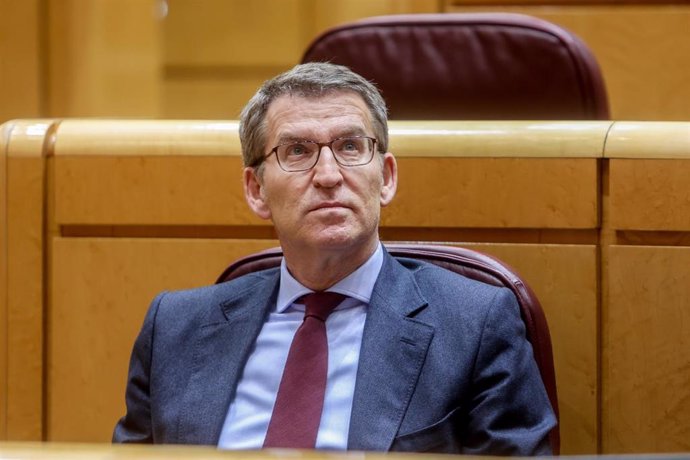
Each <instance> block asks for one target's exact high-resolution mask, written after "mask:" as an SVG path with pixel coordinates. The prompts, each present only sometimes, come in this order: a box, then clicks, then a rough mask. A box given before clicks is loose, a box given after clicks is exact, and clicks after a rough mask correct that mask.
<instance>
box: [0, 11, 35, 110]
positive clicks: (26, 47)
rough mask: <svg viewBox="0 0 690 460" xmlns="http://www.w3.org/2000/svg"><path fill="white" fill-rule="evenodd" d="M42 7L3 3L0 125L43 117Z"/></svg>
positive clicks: (0, 55)
mask: <svg viewBox="0 0 690 460" xmlns="http://www.w3.org/2000/svg"><path fill="white" fill-rule="evenodd" d="M40 6H41V2H40V1H39V0H24V1H21V2H18V1H13V0H0V11H2V27H1V28H0V88H2V91H0V123H2V122H4V121H7V120H10V119H13V118H29V117H39V116H41V115H42V113H41V109H42V105H43V100H42V97H43V91H42V85H43V81H42V80H43V77H42V75H43V69H42V62H41V56H42V54H41V24H40V17H41V15H40V14H39V8H40Z"/></svg>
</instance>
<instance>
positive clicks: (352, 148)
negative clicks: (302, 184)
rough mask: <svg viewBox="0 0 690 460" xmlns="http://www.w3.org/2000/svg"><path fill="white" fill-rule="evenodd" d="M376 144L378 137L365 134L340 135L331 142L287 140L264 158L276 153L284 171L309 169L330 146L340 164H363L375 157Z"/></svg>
mask: <svg viewBox="0 0 690 460" xmlns="http://www.w3.org/2000/svg"><path fill="white" fill-rule="evenodd" d="M375 146H376V139H374V138H373V137H365V136H355V137H339V138H338V139H333V140H332V141H330V142H313V141H298V142H287V143H285V144H280V145H278V146H276V147H274V148H273V150H271V151H270V152H268V154H266V156H265V157H264V160H265V159H267V158H268V157H269V156H271V155H272V154H274V153H275V154H276V158H277V159H278V165H279V166H280V168H281V169H282V170H283V171H286V172H299V171H308V170H310V169H311V168H313V167H314V166H315V165H316V163H317V162H318V161H319V156H320V155H321V149H323V148H324V147H328V148H329V149H331V152H333V156H334V157H335V161H336V162H337V163H338V164H339V165H341V166H363V165H365V164H367V163H369V162H371V159H372V158H374V151H375Z"/></svg>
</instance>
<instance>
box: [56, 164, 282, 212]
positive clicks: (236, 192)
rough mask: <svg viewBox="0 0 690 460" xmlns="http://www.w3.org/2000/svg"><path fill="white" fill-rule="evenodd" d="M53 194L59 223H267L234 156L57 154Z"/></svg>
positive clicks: (240, 165)
mask: <svg viewBox="0 0 690 460" xmlns="http://www.w3.org/2000/svg"><path fill="white" fill-rule="evenodd" d="M55 197H56V202H55V203H56V221H57V222H58V223H59V224H61V225H66V224H67V225H68V224H72V225H74V224H96V225H113V224H117V225H156V224H165V225H250V224H256V225H269V224H268V222H266V221H262V220H260V219H259V218H258V217H255V216H254V215H253V213H252V212H251V210H250V209H249V207H248V206H247V204H246V202H245V200H244V193H243V191H242V163H241V160H240V158H238V157H164V156H156V157H112V156H110V157H109V156H104V157H88V156H84V157H66V158H60V157H58V158H56V161H55Z"/></svg>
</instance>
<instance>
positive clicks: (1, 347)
mask: <svg viewBox="0 0 690 460" xmlns="http://www.w3.org/2000/svg"><path fill="white" fill-rule="evenodd" d="M10 129H11V128H10V126H9V125H7V124H2V125H0V337H7V331H8V325H7V248H8V245H7V217H8V216H7V186H6V184H7V152H6V145H7V142H8V141H9V134H10ZM5 439H7V341H6V340H0V441H3V440H5Z"/></svg>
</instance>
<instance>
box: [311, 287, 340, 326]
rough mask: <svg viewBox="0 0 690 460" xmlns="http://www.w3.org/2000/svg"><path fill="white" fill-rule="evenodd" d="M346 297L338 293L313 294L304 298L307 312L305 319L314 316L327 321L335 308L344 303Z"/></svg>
mask: <svg viewBox="0 0 690 460" xmlns="http://www.w3.org/2000/svg"><path fill="white" fill-rule="evenodd" d="M345 297H347V296H344V295H343V294H338V293H337V292H323V291H321V292H313V293H311V294H307V295H305V296H304V297H303V300H304V306H305V312H304V317H305V318H307V317H309V316H314V317H316V318H318V319H320V320H321V321H326V318H328V315H330V314H331V312H332V311H333V310H334V309H335V307H337V306H338V304H340V302H342V301H343V300H344V299H345Z"/></svg>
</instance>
